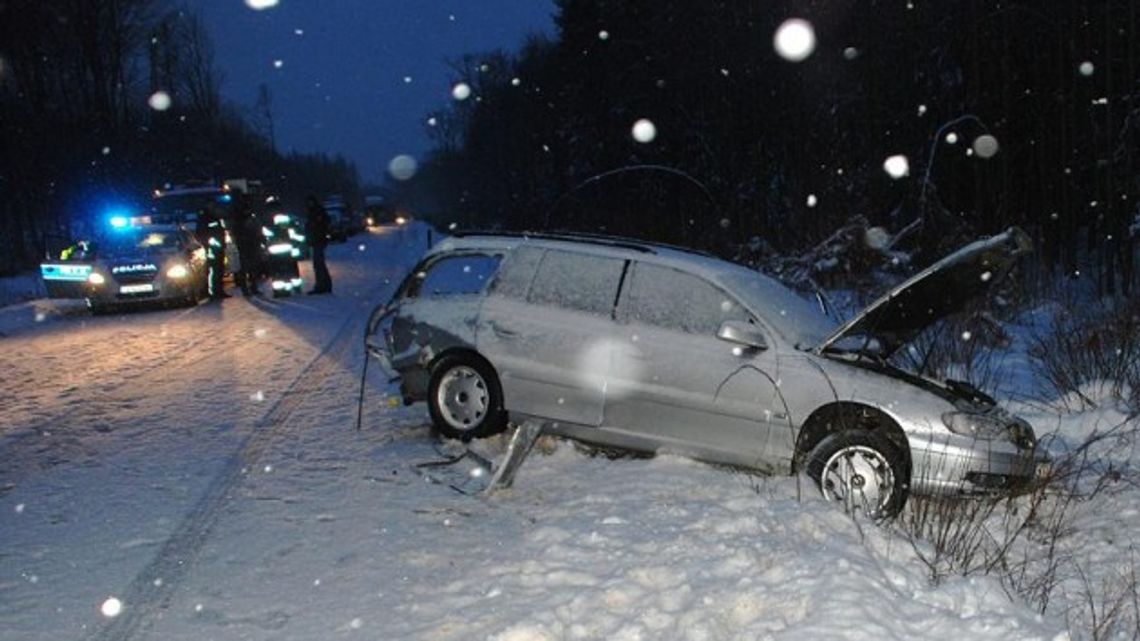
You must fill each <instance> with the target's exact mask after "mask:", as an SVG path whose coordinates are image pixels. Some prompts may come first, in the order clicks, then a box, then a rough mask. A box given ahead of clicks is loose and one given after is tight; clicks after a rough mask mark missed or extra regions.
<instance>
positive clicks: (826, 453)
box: [807, 430, 910, 521]
mask: <svg viewBox="0 0 1140 641" xmlns="http://www.w3.org/2000/svg"><path fill="white" fill-rule="evenodd" d="M807 473H808V476H810V477H811V478H812V480H814V481H815V482H816V484H817V485H818V486H819V489H820V491H821V492H822V493H823V496H824V498H825V499H827V500H829V501H836V502H840V503H843V506H844V509H845V511H847V512H849V513H852V512H855V511H858V512H861V513H862V514H863V515H864V516H867V517H869V518H870V519H872V520H874V521H882V520H887V519H890V518H892V517H894V516H896V515H897V514H898V513H899V511H900V510H902V507H903V504H904V503H905V502H906V497H907V490H908V487H909V484H910V479H909V476H910V470H909V465H907V459H906V456H905V455H904V454H903V453H902V452H901V451H900V450H899V447H898V446H897V445H895V444H894V443H893V442H892V441H891V440H890V439H888V438H887V437H886V436H884V435H883V434H880V433H878V432H872V431H867V430H846V431H843V432H838V433H835V434H832V435H830V436H828V437H827V438H825V439H823V440H822V441H820V443H819V445H816V446H815V448H814V449H812V451H811V453H810V454H808V464H807Z"/></svg>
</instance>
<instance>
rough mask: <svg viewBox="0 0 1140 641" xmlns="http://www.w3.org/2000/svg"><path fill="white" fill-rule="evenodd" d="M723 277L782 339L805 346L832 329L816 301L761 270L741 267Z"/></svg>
mask: <svg viewBox="0 0 1140 641" xmlns="http://www.w3.org/2000/svg"><path fill="white" fill-rule="evenodd" d="M725 281H726V282H727V284H728V285H729V286H731V287H732V288H733V290H735V291H736V292H737V293H738V294H739V295H740V297H741V298H742V299H743V301H744V303H745V305H747V306H748V307H750V308H752V309H753V311H755V312H756V313H757V314H759V315H761V316H762V317H763V318H764V320H766V321H768V323H769V324H770V325H772V327H773V329H775V330H776V331H777V332H779V333H780V334H781V336H783V338H784V339H785V340H787V341H788V342H790V343H792V344H794V345H796V346H797V347H801V348H804V349H808V348H811V347H815V346H817V345H819V344H821V343H822V342H823V341H824V339H826V338H827V337H828V336H830V335H831V333H832V332H833V331H835V323H834V322H832V321H831V319H829V318H828V317H827V316H825V315H824V314H823V311H822V310H821V309H820V308H819V306H818V305H815V304H813V303H811V302H810V301H808V300H806V299H805V298H802V297H801V296H799V295H798V294H796V293H795V292H794V291H792V290H791V289H788V288H787V287H785V286H784V285H782V284H780V283H779V282H777V281H775V280H773V279H771V278H769V277H768V276H765V275H763V274H760V273H757V272H752V271H749V270H745V269H741V270H739V271H733V272H732V273H731V274H728V275H726V276H725Z"/></svg>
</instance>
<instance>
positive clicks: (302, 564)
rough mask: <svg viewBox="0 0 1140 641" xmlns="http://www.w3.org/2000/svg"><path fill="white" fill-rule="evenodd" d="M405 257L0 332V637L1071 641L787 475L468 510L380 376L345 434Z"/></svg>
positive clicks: (50, 312)
mask: <svg viewBox="0 0 1140 641" xmlns="http://www.w3.org/2000/svg"><path fill="white" fill-rule="evenodd" d="M422 249H423V237H422V236H421V235H420V234H418V233H417V232H416V231H411V232H404V233H403V234H400V233H398V232H397V231H395V230H391V229H385V230H380V231H373V232H371V233H369V234H366V235H360V236H357V237H355V238H353V239H351V240H350V242H349V243H348V244H346V245H338V246H334V247H333V248H332V249H331V251H330V264H331V267H332V271H333V279H334V286H335V288H336V294H335V295H333V296H331V297H324V296H322V297H315V296H314V297H301V298H294V299H287V300H284V301H281V302H269V301H255V302H250V301H246V300H244V299H242V298H240V297H238V298H234V299H231V300H228V301H225V302H224V303H223V304H221V305H209V304H204V305H200V306H198V307H195V308H192V309H188V310H172V311H151V312H143V313H132V314H124V315H115V316H108V317H98V318H95V317H91V316H89V315H87V314H86V312H84V311H83V310H82V308H81V307H78V306H75V305H69V304H60V303H57V302H48V301H43V300H36V301H32V302H27V303H21V304H18V305H15V306H10V307H7V308H3V309H0V332H3V337H2V338H0V348H2V349H0V372H3V377H4V391H5V393H4V394H3V395H2V396H0V460H2V461H3V465H0V640H9V639H11V640H13V641H15V640H20V641H38V640H49V639H50V640H57V639H107V640H115V641H124V640H129V639H162V640H180V639H186V640H190V639H194V640H204V639H218V640H229V639H235V640H236V639H253V640H260V639H267V640H268V639H273V640H306V641H307V640H313V639H339V638H349V639H352V638H357V639H381V640H401V639H416V640H420V639H423V640H428V639H430V640H447V639H456V640H458V639H464V640H470V639H474V640H481V639H488V640H496V641H546V640H554V639H599V640H600V639H605V640H635V639H662V640H672V639H679V640H680V639H684V640H694V641H697V640H705V639H707V640H722V639H768V638H771V639H814V638H846V639H875V640H880V639H912V638H924V639H962V638H970V639H1054V638H1064V634H1063V633H1062V632H1061V631H1062V630H1064V628H1065V624H1064V621H1063V620H1062V615H1060V614H1050V615H1049V616H1045V617H1041V616H1038V615H1036V614H1034V613H1033V612H1032V611H1031V610H1030V609H1029V608H1028V607H1026V606H1025V605H1023V604H1021V603H1019V602H1015V601H1012V600H1011V599H1010V598H1009V597H1008V596H1007V595H1006V592H1005V591H1004V590H1003V589H1002V587H1001V586H1000V584H999V582H998V581H997V580H996V579H993V578H977V577H975V578H968V579H962V578H957V579H956V578H950V579H947V580H945V581H942V582H941V583H938V584H937V585H934V584H932V583H931V582H930V581H929V580H928V570H927V568H926V566H925V565H924V564H923V563H922V562H921V561H919V560H918V558H917V556H916V553H915V551H914V548H913V546H912V545H911V543H910V542H909V541H907V540H905V539H904V538H903V537H901V536H900V535H898V534H897V533H896V532H895V531H893V530H891V529H886V528H875V527H870V526H866V525H864V526H862V527H860V526H859V525H858V524H856V523H854V522H853V521H851V520H850V519H848V518H847V517H845V516H843V515H842V514H841V513H839V511H838V510H836V509H835V508H834V507H832V506H829V505H825V504H823V503H822V502H821V501H820V500H819V499H817V498H816V494H815V491H814V488H812V487H811V486H810V485H808V484H806V483H802V482H801V481H800V480H798V479H795V478H782V479H761V478H757V477H753V476H749V475H746V474H742V473H740V472H733V471H730V470H725V469H720V468H715V467H710V466H707V465H703V464H698V463H694V462H690V461H687V460H684V459H679V458H673V457H659V458H656V459H648V460H647V459H619V460H609V459H607V458H605V457H591V456H589V455H587V454H585V453H583V452H580V451H579V450H577V449H576V448H574V447H572V446H570V445H568V444H565V443H543V445H544V446H545V449H544V450H543V451H541V452H539V451H536V453H535V454H534V455H532V456H531V458H530V459H529V460H528V461H527V462H526V463H525V464H524V465H523V467H522V469H521V471H520V473H519V476H518V478H517V479H516V482H515V485H514V487H513V488H512V489H510V490H506V491H502V492H500V493H498V494H495V495H493V496H491V497H487V498H484V497H481V496H477V495H471V494H469V493H477V491H478V490H479V489H480V488H481V487H482V485H483V484H484V483H485V475H484V476H479V473H480V472H482V468H481V467H480V466H479V464H478V459H476V458H474V457H467V458H464V459H462V460H460V461H459V462H457V463H455V464H452V465H437V463H439V462H441V461H443V460H445V457H446V456H448V455H454V454H459V453H461V452H462V449H461V448H460V446H458V445H455V444H439V443H436V442H435V441H433V440H432V438H431V437H430V436H429V433H428V429H427V427H426V424H427V418H426V412H425V411H424V409H423V408H422V407H419V406H412V407H408V408H404V407H397V408H391V407H389V406H388V404H387V403H386V402H385V393H386V391H387V390H386V387H385V386H384V385H383V382H382V381H378V380H372V381H371V382H370V385H369V387H368V389H367V399H368V401H369V402H368V404H367V406H366V407H367V409H366V412H365V416H364V427H363V429H362V430H360V431H356V430H355V429H354V423H355V419H356V394H357V385H358V381H359V372H360V365H361V362H362V360H361V359H362V358H363V350H362V348H361V333H362V328H363V324H364V322H365V319H366V316H367V312H368V311H369V309H370V308H371V307H372V306H373V305H374V304H375V303H376V302H378V301H380V300H382V299H385V298H386V297H387V296H388V294H389V293H390V292H391V291H392V289H393V288H394V287H395V284H396V282H398V280H399V278H400V277H401V275H402V274H403V272H404V271H405V270H406V269H407V268H408V267H409V266H410V265H411V264H412V263H413V262H414V260H415V258H416V257H417V256H418V254H419V253H420V251H422ZM307 266H308V265H307V264H306V265H305V267H306V268H307ZM306 276H308V273H307V272H306ZM1031 409H1032V408H1031ZM1054 420H1056V419H1055V418H1054ZM501 445H502V444H501V442H497V441H491V442H486V443H481V444H479V445H478V446H477V450H478V451H479V452H480V453H481V454H483V455H484V456H487V457H493V456H495V455H496V454H497V453H499V452H500V451H501ZM1115 507H1116V508H1117V509H1118V512H1119V511H1120V510H1122V509H1123V508H1124V507H1126V506H1119V505H1118V506H1115ZM1100 518H1102V519H1104V518H1106V517H1100ZM1123 518H1129V519H1131V522H1136V524H1137V525H1138V526H1140V517H1138V516H1137V515H1136V514H1135V507H1132V513H1131V514H1130V516H1125V517H1123ZM1107 531H1110V532H1112V533H1114V534H1119V532H1118V531H1117V530H1115V529H1111V528H1110V529H1109V530H1107ZM1092 543H1093V545H1092V546H1091V547H1092V548H1096V550H1099V551H1103V552H1105V553H1106V554H1110V553H1112V552H1113V551H1114V550H1116V549H1117V548H1118V547H1120V546H1121V545H1122V542H1121V540H1119V537H1118V538H1117V540H1115V541H1109V542H1107V543H1105V542H1104V540H1103V537H1102V539H1097V540H1096V541H1093V542H1092ZM119 604H121V609H120V610H119V611H118V612H117V614H115V613H116V609H115V606H116V605H119ZM107 613H110V614H115V616H108V615H107Z"/></svg>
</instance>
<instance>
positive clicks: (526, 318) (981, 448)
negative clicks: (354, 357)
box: [367, 229, 1044, 518]
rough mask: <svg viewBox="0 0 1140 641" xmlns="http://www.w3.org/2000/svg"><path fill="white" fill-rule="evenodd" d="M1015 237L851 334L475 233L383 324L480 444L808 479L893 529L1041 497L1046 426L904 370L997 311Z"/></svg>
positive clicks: (420, 382)
mask: <svg viewBox="0 0 1140 641" xmlns="http://www.w3.org/2000/svg"><path fill="white" fill-rule="evenodd" d="M1029 247H1030V242H1029V239H1028V237H1027V236H1026V234H1025V233H1024V232H1022V231H1020V230H1018V229H1011V230H1009V231H1006V232H1005V233H1002V234H999V235H996V236H994V237H992V238H988V239H986V240H981V241H978V242H975V243H973V244H971V245H968V246H966V247H964V248H962V249H961V250H959V251H958V252H955V253H953V254H952V255H950V256H948V257H946V258H944V259H943V260H941V261H938V262H937V263H936V264H934V265H932V266H930V267H929V268H927V269H925V270H923V271H922V272H921V273H919V274H917V275H915V276H914V277H913V278H910V279H909V280H907V281H906V282H904V283H902V284H901V285H899V286H897V287H895V288H893V289H891V290H890V291H889V292H887V293H886V294H885V295H883V296H882V297H881V298H879V299H878V300H876V301H875V302H873V303H872V304H871V305H870V306H868V307H867V308H866V309H865V310H863V311H862V312H860V313H859V314H857V315H855V316H854V317H853V318H851V319H850V320H849V321H847V322H846V323H844V324H842V325H841V326H839V327H836V326H835V323H834V322H833V321H830V320H829V319H828V318H827V317H826V316H825V315H824V314H823V313H822V312H821V311H820V310H819V309H818V308H817V306H815V305H813V304H811V303H809V302H808V301H806V300H805V299H803V298H801V297H800V296H799V295H798V294H796V293H794V292H792V291H791V290H789V289H788V288H786V287H784V286H783V285H781V284H780V283H778V282H777V281H775V280H773V279H770V278H768V277H766V276H763V275H761V274H759V273H757V272H755V271H753V270H750V269H747V268H745V267H742V266H739V265H735V264H731V263H728V262H725V261H721V260H718V259H715V258H712V257H710V256H707V255H703V254H697V253H693V252H688V251H683V250H679V249H676V248H670V247H665V246H658V245H653V244H648V243H641V242H634V241H628V240H623V239H607V238H599V237H596V236H591V237H579V236H573V235H557V234H555V235H512V234H495V235H486V234H468V235H458V236H455V237H452V238H449V239H447V240H445V241H443V242H441V243H440V244H438V245H436V246H435V247H434V248H433V249H432V250H431V251H430V252H429V253H428V254H427V255H426V256H425V257H424V258H423V260H422V262H421V263H420V264H419V265H418V266H417V267H416V268H415V269H414V271H413V272H412V273H411V274H410V275H409V277H408V278H407V279H406V280H405V282H404V283H403V284H402V285H401V287H400V288H399V289H398V291H397V292H396V293H395V295H394V297H393V298H392V300H391V301H389V302H388V303H387V304H385V305H383V306H381V307H379V308H378V309H377V310H376V311H375V312H374V313H373V316H372V319H371V321H370V323H369V329H368V335H367V342H368V346H369V351H370V352H371V354H372V355H373V356H375V357H376V358H378V359H379V360H380V362H381V364H382V365H383V366H384V367H385V368H386V369H387V370H388V371H389V374H390V375H391V376H392V377H393V380H397V379H398V381H399V386H400V390H401V393H402V395H403V398H404V401H405V402H406V403H410V402H414V401H426V402H427V406H428V410H429V412H430V415H431V418H432V421H433V423H434V426H435V427H436V428H437V429H438V431H439V432H440V433H441V434H443V435H445V436H448V437H454V438H460V439H470V438H476V437H483V436H487V435H490V434H493V433H495V432H497V431H500V430H502V429H503V428H504V426H505V425H506V423H507V420H508V417H509V418H510V420H511V421H512V422H514V423H516V424H520V425H521V424H523V423H524V422H526V421H531V422H537V423H540V424H541V426H542V430H543V431H544V432H546V433H552V434H557V435H561V436H564V437H569V438H572V439H577V440H580V441H583V442H586V443H590V444H595V445H601V446H605V447H611V448H624V449H628V450H633V451H639V452H648V453H659V452H669V453H676V454H681V455H686V456H690V457H694V458H697V459H701V460H705V461H709V462H713V463H720V464H729V465H733V466H741V467H745V468H750V469H755V470H759V471H762V472H767V473H790V472H799V471H804V472H806V473H807V474H808V475H809V476H810V477H811V478H813V479H814V480H815V481H816V482H817V483H818V484H819V486H820V488H821V490H822V492H823V494H824V496H825V497H826V498H828V499H831V500H835V501H839V502H842V503H843V504H845V506H846V507H847V508H848V509H855V510H861V511H862V512H864V513H865V514H868V515H870V516H872V517H874V518H884V517H889V516H891V515H894V514H896V513H897V512H898V511H899V510H900V509H901V507H902V506H903V504H904V502H905V500H906V498H907V495H908V494H909V493H911V492H915V493H921V494H941V495H945V494H963V493H982V492H993V491H1006V490H1012V489H1017V488H1019V487H1023V486H1025V485H1027V484H1029V483H1030V482H1031V481H1032V480H1033V479H1034V477H1035V474H1036V473H1037V467H1038V465H1044V463H1043V462H1042V461H1040V460H1039V459H1038V457H1037V455H1036V450H1037V447H1036V438H1035V435H1034V431H1033V429H1032V427H1031V426H1030V425H1029V424H1028V423H1027V422H1026V421H1024V420H1022V419H1020V418H1018V417H1016V416H1013V415H1011V414H1010V413H1009V412H1007V411H1006V410H1004V409H1003V408H1001V407H1000V406H998V405H997V403H995V401H994V400H993V399H992V398H990V397H988V396H986V395H985V394H983V393H981V392H979V391H978V390H977V389H975V388H973V387H972V386H970V385H969V384H967V383H964V382H961V381H937V380H932V379H930V378H925V377H921V376H918V375H915V374H913V373H908V372H906V371H903V370H901V369H899V368H897V367H895V366H893V365H891V364H890V362H889V357H890V356H891V355H892V354H893V353H895V352H896V351H897V350H899V349H900V348H901V347H902V346H903V345H905V344H906V343H907V342H908V341H909V340H911V339H912V338H914V337H916V336H917V334H918V333H919V332H921V331H922V330H923V329H924V328H926V327H928V326H930V325H931V324H932V323H934V322H935V321H937V320H939V319H941V318H943V317H945V316H947V315H948V314H950V313H952V312H954V311H956V310H958V309H960V308H961V307H962V306H963V305H964V304H965V303H966V302H967V301H969V300H970V299H973V298H975V297H978V296H981V295H983V294H985V293H986V292H987V291H988V290H989V289H990V288H992V287H993V285H994V284H995V283H997V282H998V281H1000V280H1001V278H1002V276H1004V275H1005V274H1006V273H1007V272H1008V271H1009V269H1010V268H1011V267H1012V266H1013V264H1014V263H1015V261H1016V259H1017V258H1018V256H1020V255H1021V254H1023V253H1025V252H1026V251H1028V249H1029Z"/></svg>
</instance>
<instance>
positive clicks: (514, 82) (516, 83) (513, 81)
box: [511, 78, 522, 87]
mask: <svg viewBox="0 0 1140 641" xmlns="http://www.w3.org/2000/svg"><path fill="white" fill-rule="evenodd" d="M521 84H522V80H519V79H518V78H511V86H512V87H517V86H519V85H521Z"/></svg>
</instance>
